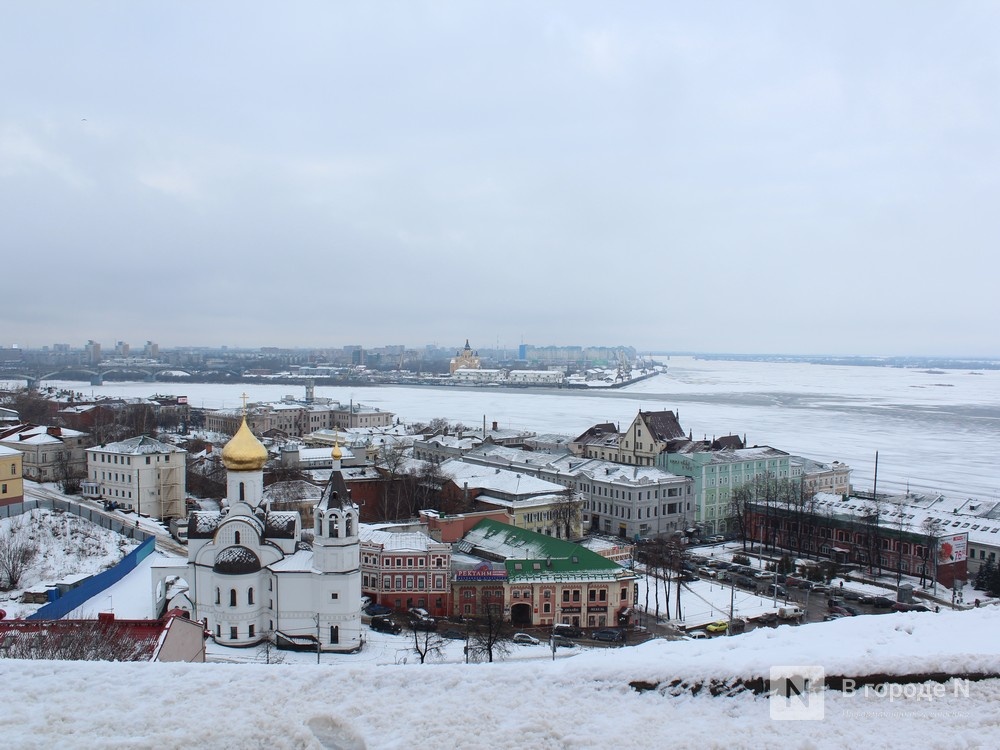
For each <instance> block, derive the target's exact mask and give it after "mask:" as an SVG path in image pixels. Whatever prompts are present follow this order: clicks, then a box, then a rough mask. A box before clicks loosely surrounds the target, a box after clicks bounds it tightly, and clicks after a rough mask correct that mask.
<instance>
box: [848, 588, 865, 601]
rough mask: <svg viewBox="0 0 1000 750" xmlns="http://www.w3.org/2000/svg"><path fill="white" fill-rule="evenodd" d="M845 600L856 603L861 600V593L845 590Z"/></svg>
mask: <svg viewBox="0 0 1000 750" xmlns="http://www.w3.org/2000/svg"><path fill="white" fill-rule="evenodd" d="M844 598H845V599H847V600H848V601H852V602H856V601H859V600H860V599H861V592H860V591H854V590H852V589H844Z"/></svg>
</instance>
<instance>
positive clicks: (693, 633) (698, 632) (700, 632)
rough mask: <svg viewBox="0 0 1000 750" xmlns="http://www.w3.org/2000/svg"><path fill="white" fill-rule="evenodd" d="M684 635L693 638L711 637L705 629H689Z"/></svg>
mask: <svg viewBox="0 0 1000 750" xmlns="http://www.w3.org/2000/svg"><path fill="white" fill-rule="evenodd" d="M684 635H685V636H687V637H688V638H691V639H693V640H698V639H700V638H708V637H709V635H708V633H706V632H705V631H704V630H689V631H688V632H686V633H685V634H684Z"/></svg>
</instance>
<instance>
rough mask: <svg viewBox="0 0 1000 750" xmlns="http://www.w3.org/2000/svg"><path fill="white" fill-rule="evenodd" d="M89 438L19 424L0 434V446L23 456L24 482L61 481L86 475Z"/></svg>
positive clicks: (63, 429)
mask: <svg viewBox="0 0 1000 750" xmlns="http://www.w3.org/2000/svg"><path fill="white" fill-rule="evenodd" d="M89 437H90V436H89V435H88V434H87V433H86V432H79V431H77V430H70V429H67V428H65V427H51V426H45V425H35V424H19V425H14V426H13V427H8V428H6V429H3V430H2V431H0V445H3V446H6V447H8V448H13V449H14V450H17V451H20V452H21V453H22V454H24V457H23V464H22V467H23V473H24V474H23V475H24V478H25V479H30V480H31V481H33V482H58V481H62V480H64V479H71V478H77V477H82V476H85V473H86V471H87V456H86V454H85V453H84V451H85V450H86V447H87V444H88V438H89Z"/></svg>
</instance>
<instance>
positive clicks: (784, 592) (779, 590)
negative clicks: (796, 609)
mask: <svg viewBox="0 0 1000 750" xmlns="http://www.w3.org/2000/svg"><path fill="white" fill-rule="evenodd" d="M767 591H768V593H769V594H774V595H775V596H788V589H786V588H785V587H784V586H782V585H781V584H780V583H772V584H771V585H770V586H769V587H768V589H767Z"/></svg>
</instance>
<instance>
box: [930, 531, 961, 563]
mask: <svg viewBox="0 0 1000 750" xmlns="http://www.w3.org/2000/svg"><path fill="white" fill-rule="evenodd" d="M968 551H969V535H968V533H962V534H948V535H946V536H943V537H941V538H939V539H938V565H950V564H951V563H957V562H962V561H963V560H965V558H966V556H967V555H968Z"/></svg>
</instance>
